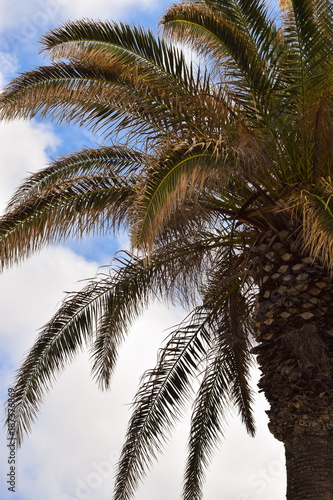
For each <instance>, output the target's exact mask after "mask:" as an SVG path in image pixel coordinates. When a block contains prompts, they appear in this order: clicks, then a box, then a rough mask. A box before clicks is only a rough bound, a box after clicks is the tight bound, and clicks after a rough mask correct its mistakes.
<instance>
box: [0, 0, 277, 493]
mask: <svg viewBox="0 0 333 500" xmlns="http://www.w3.org/2000/svg"><path fill="white" fill-rule="evenodd" d="M168 4H169V2H168V1H166V0H94V1H91V0H24V1H23V0H0V87H2V86H4V85H5V84H6V83H8V82H9V81H10V80H11V79H12V78H13V77H15V75H17V73H19V72H23V71H26V70H28V69H31V68H33V67H34V66H36V65H40V64H43V63H45V61H44V60H43V59H42V57H41V56H40V55H38V51H39V45H38V40H39V38H40V36H41V35H42V34H43V33H44V32H45V31H47V30H49V29H51V28H53V27H56V26H58V25H59V24H60V23H62V22H64V21H66V20H68V19H80V18H84V17H85V18H91V19H96V20H97V19H112V20H115V21H119V20H121V21H124V22H128V23H140V24H141V25H143V26H147V27H148V26H149V27H151V28H152V29H154V30H156V26H157V22H158V19H159V17H160V16H161V14H162V13H163V11H164V9H165V8H166V7H167V6H168ZM96 143H98V137H93V136H91V135H90V134H88V133H87V132H85V131H84V130H81V131H80V130H78V129H77V128H73V127H68V128H65V127H57V126H55V125H54V124H52V123H47V122H42V123H41V122H38V121H37V120H33V121H16V122H12V123H0V211H3V209H4V207H5V206H6V202H7V200H8V199H9V198H10V195H11V194H12V192H13V190H14V189H15V188H16V187H18V185H19V184H20V182H21V181H22V179H24V178H25V177H26V176H27V175H28V173H29V172H33V171H36V170H38V169H40V168H43V167H44V166H46V165H47V163H48V162H49V161H50V158H56V157H57V156H59V155H60V154H63V153H65V152H70V151H77V150H80V149H81V148H83V147H84V146H91V145H95V144H96ZM121 248H127V241H126V238H125V236H123V235H120V236H119V237H118V239H116V240H114V239H113V238H111V237H108V238H105V239H103V240H101V239H97V240H93V239H90V240H88V241H85V242H84V243H81V244H78V243H77V242H74V241H69V242H68V243H66V244H65V245H62V246H57V247H48V248H46V249H44V250H43V251H41V252H40V253H39V254H38V255H34V256H33V257H31V258H29V259H28V260H26V261H25V262H23V263H22V264H20V266H18V267H14V268H12V269H10V270H8V271H5V272H4V273H3V274H2V275H1V276H0V346H1V350H0V375H1V376H0V397H1V407H2V417H4V411H3V405H4V402H5V400H6V398H7V393H8V389H9V388H10V387H11V386H12V379H13V375H14V372H15V370H16V369H17V368H18V367H19V365H20V363H21V362H22V360H23V359H24V355H25V353H26V352H27V351H28V349H29V348H30V347H31V346H32V344H33V342H34V339H35V337H36V333H37V332H38V329H39V328H41V327H42V326H43V325H44V324H45V323H46V322H47V321H48V319H50V317H51V316H52V315H53V314H54V313H55V311H56V310H57V307H58V306H59V304H60V303H61V300H62V299H63V298H64V296H65V295H64V294H65V291H73V290H79V289H80V288H81V287H82V286H83V285H84V283H82V280H85V279H88V278H90V277H93V276H94V275H95V274H96V272H97V271H98V269H99V267H100V266H102V265H104V264H108V263H109V262H110V261H111V259H112V256H113V254H114V252H115V251H117V250H119V249H121ZM184 315H185V313H184V311H182V310H181V309H179V308H176V307H174V308H167V307H166V306H165V305H163V304H158V303H156V304H153V305H152V307H151V308H150V309H149V310H147V311H146V312H145V314H144V315H143V316H142V317H141V318H140V319H139V320H138V321H137V322H136V323H135V324H134V326H133V328H132V330H131V332H130V334H129V336H128V339H127V341H126V343H125V344H124V346H123V348H122V349H121V352H120V358H119V364H118V368H117V370H116V373H115V376H114V379H113V384H112V386H111V389H110V391H108V392H101V391H100V390H99V389H98V387H97V386H96V384H95V383H94V381H93V380H92V379H91V377H90V363H89V359H88V355H87V354H86V353H82V354H81V355H80V356H78V357H77V359H76V361H75V362H73V364H72V365H70V366H68V368H67V369H66V370H65V371H64V372H63V373H62V374H61V376H59V377H58V379H57V382H56V383H55V385H54V387H53V389H52V391H51V392H50V393H49V394H48V395H47V397H46V398H45V402H44V405H43V407H42V408H41V411H40V414H39V418H38V421H37V423H36V424H35V425H34V426H33V430H32V433H31V435H30V436H29V438H27V439H26V440H25V442H24V443H23V446H22V448H21V449H20V450H18V452H17V456H16V459H17V464H16V465H17V467H16V486H15V492H11V491H9V490H8V489H7V488H8V484H7V483H6V481H7V474H8V472H9V464H8V448H7V443H6V436H5V432H4V431H1V434H0V491H1V495H0V496H1V498H2V499H3V500H8V499H14V500H82V499H83V500H107V499H110V500H111V498H112V490H113V476H114V469H115V464H116V463H117V460H118V456H119V452H120V450H121V445H122V442H123V438H124V435H125V432H126V424H127V421H128V419H129V416H130V403H131V401H132V399H133V397H134V395H135V392H136V390H137V388H138V384H139V379H140V376H141V375H142V373H143V372H144V371H145V370H146V369H148V368H152V367H153V366H154V365H155V362H156V354H157V349H158V347H159V346H160V345H161V343H162V341H163V340H164V339H165V337H166V335H167V330H168V328H170V327H171V326H173V325H175V324H177V323H178V322H179V321H180V320H182V319H183V317H184ZM257 379H258V372H257V371H254V373H253V384H254V387H255V385H256V381H257ZM267 408H268V404H267V402H266V400H265V398H264V396H263V395H262V394H260V395H257V398H256V410H255V411H256V419H257V434H256V437H255V438H250V437H249V436H247V434H246V431H245V429H244V428H243V427H242V426H241V424H240V421H239V418H238V417H237V415H235V416H234V417H233V418H230V419H229V425H228V427H227V428H226V431H225V438H224V439H223V441H222V442H221V444H220V447H219V450H218V452H217V453H216V455H215V458H214V460H213V462H212V465H211V468H210V470H209V472H208V474H207V481H206V485H205V488H204V498H205V500H222V499H225V500H282V499H283V498H285V472H284V453H283V447H282V445H281V443H278V442H277V441H276V440H275V439H274V438H273V437H272V436H271V435H270V433H269V431H268V429H267V417H266V414H265V410H267ZM188 429H189V415H185V417H184V421H182V422H181V423H180V425H179V426H177V427H176V430H175V433H174V435H173V438H172V439H171V440H170V442H169V443H168V446H167V447H166V450H165V453H164V454H163V455H162V456H161V457H160V459H159V461H158V463H157V464H156V466H155V467H154V469H153V470H152V471H151V472H149V474H148V475H147V478H146V479H145V482H144V483H143V485H142V486H141V488H140V489H139V490H138V491H137V494H136V496H135V500H156V499H159V500H171V499H173V500H176V499H177V498H180V492H181V486H182V472H183V465H184V462H185V457H186V441H187V433H188Z"/></svg>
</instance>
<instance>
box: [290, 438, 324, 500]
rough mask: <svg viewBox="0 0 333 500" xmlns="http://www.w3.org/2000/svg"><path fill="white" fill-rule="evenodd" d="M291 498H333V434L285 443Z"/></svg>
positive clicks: (298, 499)
mask: <svg viewBox="0 0 333 500" xmlns="http://www.w3.org/2000/svg"><path fill="white" fill-rule="evenodd" d="M285 449H286V465H287V499H288V500H333V436H332V435H324V436H321V437H319V436H307V437H305V438H303V439H302V440H301V441H300V440H299V439H293V440H290V441H288V442H287V443H285Z"/></svg>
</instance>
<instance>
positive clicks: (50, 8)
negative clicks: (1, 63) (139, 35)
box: [0, 0, 165, 41]
mask: <svg viewBox="0 0 333 500" xmlns="http://www.w3.org/2000/svg"><path fill="white" fill-rule="evenodd" d="M164 4H165V2H164V0H162V1H161V0H95V1H93V2H92V1H91V0H27V1H25V2H22V1H21V0H12V1H10V2H9V1H8V0H0V12H1V14H2V15H1V17H0V29H2V30H5V29H6V31H7V30H11V31H12V30H15V31H12V32H11V35H10V37H11V40H12V41H15V40H17V41H19V40H20V38H21V39H22V40H23V39H26V40H29V39H32V38H34V37H35V36H36V34H37V33H38V32H40V31H45V29H48V28H49V27H50V26H51V25H54V24H57V23H58V22H60V21H64V20H67V19H81V18H83V17H89V18H93V19H106V18H108V19H120V18H123V19H125V18H128V17H129V16H130V15H131V13H132V12H133V9H134V10H135V11H137V12H140V11H141V13H142V12H143V16H144V14H145V13H146V14H147V15H149V14H150V13H151V12H153V11H156V9H157V8H158V7H159V5H161V10H162V9H163V5H164Z"/></svg>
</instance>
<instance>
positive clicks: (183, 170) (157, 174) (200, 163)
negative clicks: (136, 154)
mask: <svg viewBox="0 0 333 500" xmlns="http://www.w3.org/2000/svg"><path fill="white" fill-rule="evenodd" d="M219 149H220V151H215V150H214V148H213V147H210V148H209V147H208V146H207V145H206V146H204V147H203V146H202V145H201V144H198V146H195V145H194V146H193V147H190V148H189V147H188V145H187V144H179V146H177V147H176V148H173V149H172V150H171V149H170V151H166V152H165V153H164V156H163V158H162V159H161V161H160V162H159V164H158V165H157V166H156V168H155V170H154V172H153V173H152V174H151V175H150V176H149V178H148V180H147V182H146V183H145V189H144V190H143V191H142V194H141V196H140V198H139V200H138V210H139V212H138V217H139V223H138V224H137V226H136V228H135V231H134V238H133V241H134V242H135V244H136V245H138V246H139V247H140V246H146V247H148V248H149V247H150V246H151V243H152V241H153V239H154V238H155V237H156V236H158V234H159V232H160V231H161V230H162V229H163V226H165V225H168V224H169V220H170V217H171V215H172V213H173V212H174V210H175V209H176V207H177V204H181V205H183V204H184V200H185V199H186V200H187V202H191V199H192V202H193V200H195V199H197V198H198V193H200V191H201V190H202V188H203V186H204V185H205V184H207V183H211V184H213V183H216V182H217V180H216V178H219V180H220V189H221V190H223V177H224V178H225V183H227V178H228V169H227V168H225V167H224V164H225V159H226V157H227V154H228V151H227V152H224V151H223V147H220V148H219Z"/></svg>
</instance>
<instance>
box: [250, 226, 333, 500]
mask: <svg viewBox="0 0 333 500" xmlns="http://www.w3.org/2000/svg"><path fill="white" fill-rule="evenodd" d="M291 234H292V233H287V232H286V231H283V232H281V233H279V234H277V235H273V234H267V235H266V236H265V237H264V238H263V240H262V242H261V244H260V245H258V246H257V247H256V248H255V249H254V250H253V251H254V253H257V254H258V256H257V261H256V260H255V259H256V258H254V260H255V262H257V263H255V268H254V272H255V274H256V277H257V282H258V286H259V294H258V305H257V311H256V314H255V322H256V327H257V337H256V340H257V342H258V345H257V346H256V347H255V348H254V352H255V353H256V354H258V362H259V365H260V368H261V372H262V376H261V379H260V382H259V387H260V390H262V391H264V393H265V396H266V398H267V400H268V402H269V403H270V410H269V411H268V412H267V414H268V416H269V428H270V431H271V432H272V433H273V435H274V436H275V437H276V438H277V439H278V440H280V441H282V442H283V443H284V444H285V449H286V465H287V500H310V499H311V500H333V283H332V278H331V277H330V276H329V275H328V273H327V271H326V269H325V268H324V267H323V266H322V265H321V264H320V262H318V261H315V260H314V259H311V258H309V257H306V256H304V255H303V254H302V252H301V247H300V245H299V243H298V241H297V240H296V239H295V236H291Z"/></svg>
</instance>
